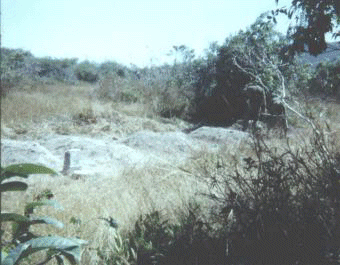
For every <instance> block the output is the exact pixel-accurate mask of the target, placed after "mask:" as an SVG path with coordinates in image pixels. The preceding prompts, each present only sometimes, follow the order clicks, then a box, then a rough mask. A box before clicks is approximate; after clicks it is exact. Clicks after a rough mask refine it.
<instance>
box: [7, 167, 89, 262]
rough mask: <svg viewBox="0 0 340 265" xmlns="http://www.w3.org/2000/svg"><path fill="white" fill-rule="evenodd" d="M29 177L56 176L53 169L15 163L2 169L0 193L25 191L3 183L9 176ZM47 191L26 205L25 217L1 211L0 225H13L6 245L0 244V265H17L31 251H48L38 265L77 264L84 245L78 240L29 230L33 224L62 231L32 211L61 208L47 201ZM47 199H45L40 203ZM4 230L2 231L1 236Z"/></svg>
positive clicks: (18, 185) (20, 184)
mask: <svg viewBox="0 0 340 265" xmlns="http://www.w3.org/2000/svg"><path fill="white" fill-rule="evenodd" d="M29 174H56V172H54V171H53V170H51V169H49V168H46V167H44V166H39V165H34V164H16V165H10V166H7V167H5V168H1V180H0V181H1V185H0V189H1V192H6V191H25V190H26V189H27V188H28V186H27V184H26V183H24V182H20V181H6V182H4V180H7V179H10V178H11V177H15V176H16V177H20V178H28V175H29ZM51 196H53V195H52V194H51V192H50V191H46V192H45V193H44V194H40V195H39V197H37V201H36V202H31V203H27V204H26V206H25V211H24V215H20V214H16V213H3V212H1V222H13V227H12V239H11V241H9V242H1V264H4V265H12V264H18V262H19V261H21V260H23V259H24V258H26V257H28V256H29V255H31V254H32V253H34V252H37V251H41V250H47V253H46V254H47V257H46V259H45V260H44V261H43V262H42V263H40V264H46V263H47V262H48V261H50V260H52V259H56V261H57V262H58V264H65V263H64V258H66V259H67V260H68V261H69V262H70V263H71V264H77V263H79V262H80V254H81V253H80V247H81V246H82V245H84V244H86V243H87V242H86V241H84V240H80V239H77V238H63V237H59V236H37V235H35V234H33V233H31V232H30V231H29V229H30V226H31V225H34V224H52V225H54V226H56V227H58V228H62V227H63V224H62V223H60V222H59V221H57V220H54V219H52V218H50V217H37V216H34V215H33V213H34V209H35V208H37V207H40V206H44V205H50V206H54V207H56V208H61V206H60V205H59V204H58V203H57V202H56V201H54V200H50V198H51ZM43 198H47V200H42V199H43ZM3 232H4V231H2V230H1V234H3Z"/></svg>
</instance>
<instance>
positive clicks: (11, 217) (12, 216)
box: [0, 213, 30, 222]
mask: <svg viewBox="0 0 340 265" xmlns="http://www.w3.org/2000/svg"><path fill="white" fill-rule="evenodd" d="M0 218H1V221H2V222H29V221H30V219H29V218H28V217H26V216H23V215H20V214H16V213H1V214H0Z"/></svg>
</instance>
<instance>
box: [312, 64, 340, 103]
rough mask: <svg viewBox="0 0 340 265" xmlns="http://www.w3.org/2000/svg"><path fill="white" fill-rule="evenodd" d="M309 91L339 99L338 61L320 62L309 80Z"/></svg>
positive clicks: (339, 72)
mask: <svg viewBox="0 0 340 265" xmlns="http://www.w3.org/2000/svg"><path fill="white" fill-rule="evenodd" d="M309 92H310V93H312V94H316V95H322V96H325V97H331V98H337V99H340V61H338V62H336V63H330V62H326V63H320V64H319V65H318V66H317V67H316V69H315V73H314V76H313V77H312V78H311V79H310V80H309Z"/></svg>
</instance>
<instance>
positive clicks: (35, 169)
mask: <svg viewBox="0 0 340 265" xmlns="http://www.w3.org/2000/svg"><path fill="white" fill-rule="evenodd" d="M29 174H57V172H55V171H54V170H53V169H50V168H48V167H45V166H41V165H36V164H30V163H23V164H14V165H10V166H7V167H5V168H1V181H3V180H4V179H7V178H10V177H14V176H18V177H23V178H27V177H28V175H29Z"/></svg>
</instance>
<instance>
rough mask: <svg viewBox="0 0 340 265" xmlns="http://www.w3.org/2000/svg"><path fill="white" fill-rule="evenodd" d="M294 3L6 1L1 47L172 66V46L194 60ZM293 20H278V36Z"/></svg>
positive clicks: (227, 0)
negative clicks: (190, 54)
mask: <svg viewBox="0 0 340 265" xmlns="http://www.w3.org/2000/svg"><path fill="white" fill-rule="evenodd" d="M291 1H292V0H279V5H278V6H277V5H276V3H275V0H196V1H189V0H171V1H165V0H119V1H117V0H96V1H94V0H29V1H28V0H2V1H1V38H2V40H1V41H2V47H6V48H15V49H18V48H20V49H24V50H28V51H30V52H31V53H32V54H33V55H34V56H37V57H45V56H49V57H52V58H59V59H60V58H79V61H83V60H90V61H92V62H97V63H101V62H104V61H107V60H110V61H116V62H118V63H121V64H124V65H126V66H129V65H130V64H134V65H137V66H138V67H146V66H150V65H152V64H155V65H159V64H163V63H164V62H171V60H173V58H171V57H169V56H167V54H168V52H169V51H170V50H171V49H172V47H173V46H174V45H186V46H187V47H189V48H191V49H194V50H195V54H196V55H197V56H199V55H203V51H204V49H207V48H208V47H209V44H210V43H211V42H214V41H217V42H218V43H219V44H223V42H224V41H225V39H226V38H227V37H228V36H230V34H236V33H237V32H238V31H239V30H241V29H243V30H245V29H246V28H247V27H248V26H250V25H251V24H252V23H254V22H255V20H256V18H257V17H258V16H259V15H260V14H261V13H263V12H265V11H268V10H272V9H276V8H277V7H282V6H287V7H289V6H290V3H291ZM288 24H289V21H288V19H287V18H285V17H284V16H280V17H279V18H278V26H277V30H278V31H281V32H283V33H285V32H286V29H287V27H288Z"/></svg>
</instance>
